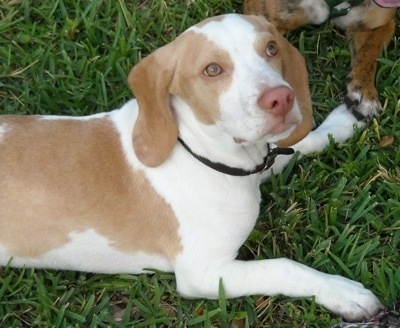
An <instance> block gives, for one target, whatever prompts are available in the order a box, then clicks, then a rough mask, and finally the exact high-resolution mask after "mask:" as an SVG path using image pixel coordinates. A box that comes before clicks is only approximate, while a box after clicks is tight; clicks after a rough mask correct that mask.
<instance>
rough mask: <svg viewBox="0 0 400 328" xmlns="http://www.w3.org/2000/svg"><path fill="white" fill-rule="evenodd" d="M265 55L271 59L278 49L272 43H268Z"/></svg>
mask: <svg viewBox="0 0 400 328" xmlns="http://www.w3.org/2000/svg"><path fill="white" fill-rule="evenodd" d="M265 53H266V54H267V56H269V57H273V56H275V55H276V54H277V53H278V47H277V45H276V43H275V42H274V41H271V42H268V44H267V46H266V48H265Z"/></svg>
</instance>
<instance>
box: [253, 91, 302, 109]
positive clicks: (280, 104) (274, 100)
mask: <svg viewBox="0 0 400 328" xmlns="http://www.w3.org/2000/svg"><path fill="white" fill-rule="evenodd" d="M294 99H295V94H294V92H293V91H292V90H291V89H289V88H288V87H285V86H280V87H276V88H273V89H269V90H266V91H264V93H263V94H262V95H261V97H260V98H259V99H258V105H259V106H260V107H261V108H262V109H263V110H265V111H267V112H269V113H271V114H273V115H278V116H284V115H286V114H287V113H289V112H290V111H291V110H292V108H293V103H294Z"/></svg>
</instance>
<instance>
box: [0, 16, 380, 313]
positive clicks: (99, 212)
mask: <svg viewBox="0 0 400 328" xmlns="http://www.w3.org/2000/svg"><path fill="white" fill-rule="evenodd" d="M129 84H130V86H131V88H132V90H133V92H134V94H135V95H136V97H137V100H131V101H130V102H128V103H127V104H125V105H124V106H123V107H122V108H121V109H119V110H115V111H112V112H109V113H103V114H97V115H92V116H88V117H79V118H78V117H74V118H73V117H53V116H51V117H49V116H1V117H0V265H7V264H8V265H10V266H15V267H23V266H27V267H36V268H53V269H68V270H81V271H91V272H104V273H117V272H129V273H141V272H146V268H153V269H157V270H165V271H174V272H175V274H176V280H177V286H178V290H179V292H180V293H182V294H183V295H185V296H188V297H204V298H217V297H218V285H219V281H220V279H222V283H223V287H224V289H225V293H226V295H227V296H228V297H238V296H243V295H250V294H266V295H275V294H284V295H288V296H312V295H315V297H316V300H317V301H318V302H319V303H320V304H323V305H325V306H326V307H327V308H329V309H331V310H332V311H334V312H336V313H338V314H341V315H343V316H344V317H346V318H349V319H358V318H361V317H368V316H369V315H371V314H373V313H374V312H375V311H377V310H378V308H379V307H380V302H379V300H378V299H377V298H376V297H375V296H374V295H373V294H372V293H371V292H370V291H368V290H367V289H365V288H364V287H363V286H362V285H361V284H359V283H357V282H354V281H351V280H348V279H346V278H343V277H341V276H333V275H328V274H324V273H321V272H318V271H316V270H313V269H311V268H309V267H306V266H304V265H301V264H299V263H296V262H294V261H291V260H288V259H271V260H262V261H246V262H244V261H240V260H236V256H237V251H238V249H239V247H240V246H241V245H242V243H243V242H244V241H245V240H246V238H247V236H248V235H249V233H250V231H251V230H252V228H253V226H254V224H255V222H256V219H257V216H258V212H259V201H260V191H259V184H260V181H261V178H262V175H261V174H259V173H254V172H256V171H257V172H258V171H260V170H261V169H262V167H263V166H264V164H263V163H264V162H265V161H266V159H265V157H266V155H267V153H268V148H269V147H268V144H271V143H278V144H280V145H292V144H294V143H296V142H298V143H297V144H296V145H294V148H295V149H296V150H299V151H300V152H303V153H308V152H312V151H318V150H321V149H323V148H324V147H325V146H326V145H327V144H328V134H332V135H333V136H334V137H335V138H336V139H337V140H345V139H347V138H348V137H350V136H351V135H352V134H353V124H354V123H355V122H356V120H355V118H354V117H353V116H352V115H351V114H350V113H348V112H347V111H346V109H345V108H344V107H341V108H338V109H337V110H335V111H333V112H332V113H331V115H330V116H329V117H328V119H327V120H326V121H325V122H324V123H323V124H322V125H321V126H320V127H319V128H318V129H317V130H315V131H313V132H311V133H309V131H310V128H311V125H312V118H311V100H310V95H309V91H308V87H307V84H308V82H307V73H306V68H305V65H304V60H303V59H302V57H301V55H300V54H299V53H298V52H297V50H296V49H294V48H293V47H291V46H290V45H289V44H288V42H287V41H285V40H284V39H283V38H282V37H281V36H280V34H279V33H278V32H277V31H276V30H275V29H274V28H273V27H272V25H270V24H269V23H268V22H267V21H266V20H265V19H264V18H261V17H245V16H240V15H226V16H221V17H216V18H212V19H209V20H206V21H204V22H202V23H200V24H198V25H196V26H194V27H192V28H191V29H189V30H188V31H186V32H185V33H183V34H182V35H181V36H180V37H178V38H177V39H176V40H175V41H173V42H172V43H170V44H169V45H167V46H165V47H163V48H160V49H159V50H157V51H156V52H154V53H153V54H151V55H149V56H148V57H147V58H145V59H144V60H143V61H142V62H141V63H139V64H138V65H137V66H135V67H134V68H133V70H132V72H131V74H130V76H129ZM306 135H307V136H306ZM304 136H306V137H305V138H304V139H302V138H303V137H304ZM178 137H179V141H178ZM301 139H302V140H301ZM300 140H301V141H300ZM299 141H300V142H299ZM271 147H274V146H273V145H272V144H271ZM270 156H271V155H270ZM289 158H290V156H283V155H282V156H278V157H277V161H276V162H275V165H274V166H273V168H274V170H275V171H279V170H281V169H282V168H283V166H284V164H285V163H286V162H287V161H288V160H289ZM253 171H254V172H253ZM268 174H269V173H268V172H267V173H266V175H268Z"/></svg>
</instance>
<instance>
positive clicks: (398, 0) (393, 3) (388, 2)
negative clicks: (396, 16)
mask: <svg viewBox="0 0 400 328" xmlns="http://www.w3.org/2000/svg"><path fill="white" fill-rule="evenodd" d="M374 1H375V3H376V4H377V5H378V6H380V7H383V8H398V7H400V0H374Z"/></svg>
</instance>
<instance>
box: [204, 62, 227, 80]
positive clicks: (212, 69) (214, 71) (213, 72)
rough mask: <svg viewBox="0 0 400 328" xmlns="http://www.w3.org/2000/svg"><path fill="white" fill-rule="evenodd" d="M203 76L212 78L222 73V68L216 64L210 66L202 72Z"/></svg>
mask: <svg viewBox="0 0 400 328" xmlns="http://www.w3.org/2000/svg"><path fill="white" fill-rule="evenodd" d="M203 73H204V75H207V76H209V77H214V76H217V75H219V74H221V73H222V67H221V66H219V65H218V64H210V65H208V66H207V67H206V68H205V70H204V72H203Z"/></svg>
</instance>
